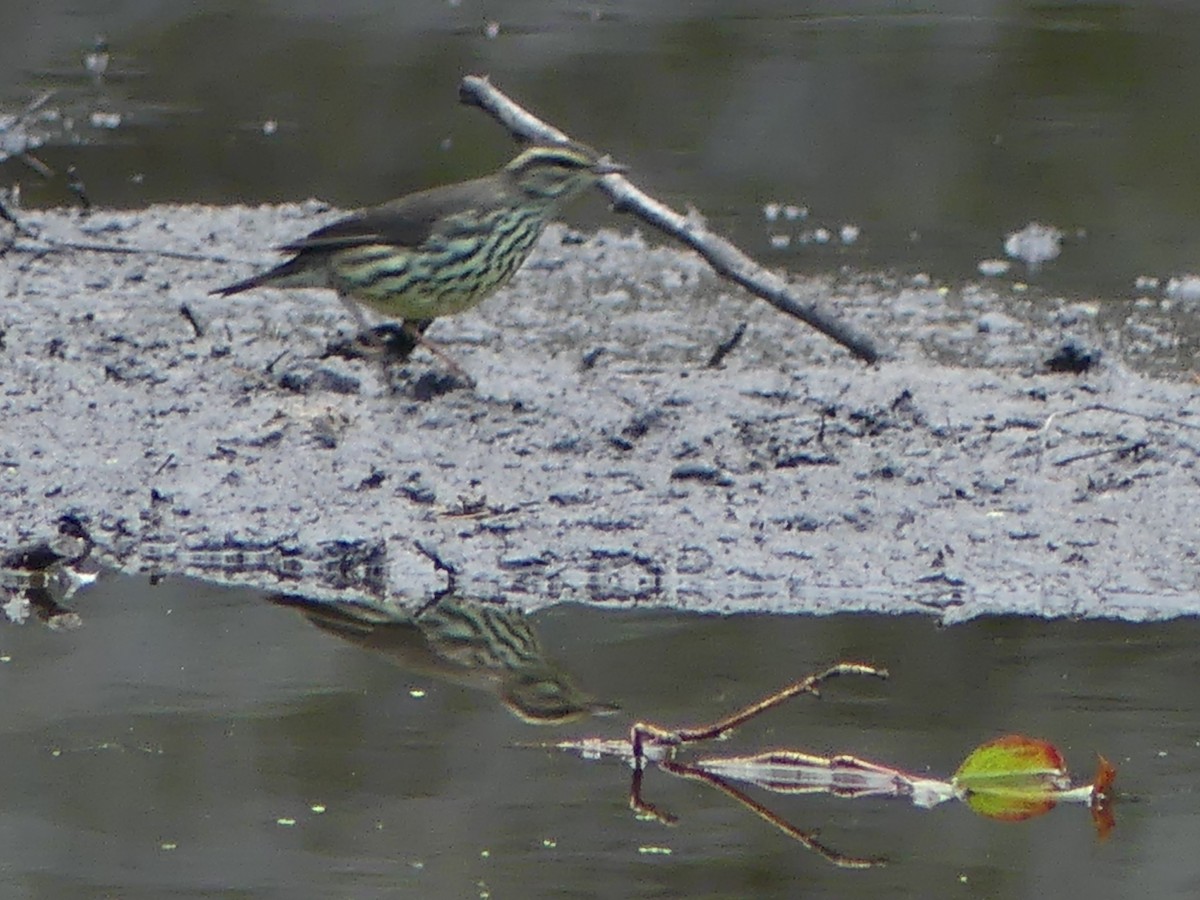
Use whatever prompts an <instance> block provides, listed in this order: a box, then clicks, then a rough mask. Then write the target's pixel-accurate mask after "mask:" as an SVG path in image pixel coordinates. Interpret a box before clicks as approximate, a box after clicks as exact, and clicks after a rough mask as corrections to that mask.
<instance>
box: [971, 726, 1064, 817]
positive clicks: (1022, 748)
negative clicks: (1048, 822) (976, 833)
mask: <svg viewBox="0 0 1200 900" xmlns="http://www.w3.org/2000/svg"><path fill="white" fill-rule="evenodd" d="M952 781H953V784H954V787H955V789H956V790H958V791H959V792H960V794H961V795H962V797H963V799H964V800H965V801H966V802H967V805H968V806H970V807H971V809H973V810H975V812H977V813H979V814H980V815H984V816H987V817H989V818H992V819H999V820H1001V821H1005V822H1020V821H1024V820H1025V819H1031V818H1033V817H1034V816H1040V815H1043V814H1045V813H1047V812H1049V811H1050V810H1052V809H1053V808H1054V804H1055V802H1056V797H1055V795H1056V794H1057V793H1058V792H1059V791H1060V790H1062V789H1063V788H1065V787H1067V786H1068V782H1067V773H1066V765H1065V763H1064V762H1063V758H1062V754H1061V753H1059V752H1058V749H1057V748H1056V747H1055V746H1054V745H1053V744H1051V743H1049V742H1048V741H1043V740H1040V739H1038V738H1031V737H1025V736H1024V735H1020V734H1010V735H1006V736H1005V737H1002V738H997V739H996V740H994V741H988V743H986V744H981V745H980V746H978V747H976V748H975V749H974V750H973V751H972V752H971V754H970V755H969V756H968V757H967V758H966V759H965V760H963V764H962V765H961V766H959V767H958V771H957V772H955V773H954V778H953V779H952Z"/></svg>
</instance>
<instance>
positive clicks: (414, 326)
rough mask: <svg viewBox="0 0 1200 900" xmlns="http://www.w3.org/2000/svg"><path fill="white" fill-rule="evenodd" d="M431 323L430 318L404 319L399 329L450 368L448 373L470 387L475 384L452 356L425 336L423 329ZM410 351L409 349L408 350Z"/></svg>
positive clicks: (414, 343) (415, 343)
mask: <svg viewBox="0 0 1200 900" xmlns="http://www.w3.org/2000/svg"><path fill="white" fill-rule="evenodd" d="M432 323H433V320H432V319H412V320H408V321H405V322H404V323H403V324H402V325H401V326H400V328H401V330H402V331H403V332H404V333H405V334H406V335H407V336H408V337H409V338H411V339H412V341H413V345H414V346H416V345H417V344H419V345H421V346H422V347H424V348H425V349H426V350H428V351H429V352H430V353H432V354H433V355H434V356H436V357H437V358H438V359H439V360H441V361H442V364H443V365H444V366H445V367H446V368H447V369H449V370H450V373H451V374H452V375H454V376H456V377H458V378H461V379H462V380H463V381H465V382H466V383H467V384H469V385H471V386H472V387H474V386H475V379H474V378H472V377H471V376H470V375H468V374H467V372H466V370H465V369H463V367H462V366H460V365H459V364H458V363H457V362H456V361H455V360H454V358H453V357H451V356H450V355H449V354H448V353H446V351H445V350H443V349H442V348H441V347H440V346H439V345H438V344H437V343H436V342H435V341H431V340H430V339H429V338H427V337H425V329H426V328H428V327H429V326H430V325H431V324H432ZM410 352H411V351H410Z"/></svg>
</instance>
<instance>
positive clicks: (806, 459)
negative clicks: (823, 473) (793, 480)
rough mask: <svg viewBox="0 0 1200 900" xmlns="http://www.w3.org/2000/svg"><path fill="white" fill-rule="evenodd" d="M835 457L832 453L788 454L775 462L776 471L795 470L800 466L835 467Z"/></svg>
mask: <svg viewBox="0 0 1200 900" xmlns="http://www.w3.org/2000/svg"><path fill="white" fill-rule="evenodd" d="M836 465H837V457H835V456H834V455H833V454H832V453H807V452H801V453H789V454H788V455H787V456H781V457H780V458H779V459H777V460H776V461H775V468H777V469H797V468H799V467H800V466H836Z"/></svg>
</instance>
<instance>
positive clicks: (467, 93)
mask: <svg viewBox="0 0 1200 900" xmlns="http://www.w3.org/2000/svg"><path fill="white" fill-rule="evenodd" d="M458 97H459V100H461V101H462V102H463V103H465V104H467V105H469V106H478V107H479V108H480V109H483V110H484V111H486V112H487V113H489V114H491V116H492V117H493V118H495V119H496V120H497V121H498V122H500V124H501V125H503V126H504V127H506V128H507V129H508V130H509V131H510V132H512V133H513V134H515V135H518V136H519V137H521V138H524V139H525V140H537V141H548V142H562V141H566V140H569V138H568V137H567V135H566V134H564V133H563V132H562V131H559V130H558V129H557V128H555V127H554V126H552V125H550V124H548V123H546V122H544V121H542V120H541V119H539V118H538V117H537V116H535V115H533V114H532V113H530V112H529V111H528V110H526V109H524V108H522V107H521V106H519V105H518V104H517V103H515V102H514V101H513V100H511V99H510V98H509V97H507V96H506V95H505V94H503V93H502V92H501V91H500V90H499V89H497V88H495V87H493V86H492V84H491V82H489V81H488V79H487V78H486V77H482V76H478V75H468V76H466V77H465V78H463V80H462V82H461V83H460V84H459V88H458ZM600 188H601V189H602V190H603V191H604V192H605V193H606V194H607V195H608V196H609V198H611V199H612V201H613V205H614V207H615V208H616V209H617V210H618V211H621V212H631V213H633V214H635V215H636V216H637V217H638V218H640V219H642V220H643V221H645V222H647V223H649V224H650V225H653V226H654V227H655V228H658V229H659V230H660V231H663V232H665V233H667V234H669V235H670V236H672V237H674V238H676V239H677V240H680V241H682V242H683V243H685V244H687V245H688V246H689V247H691V248H692V249H693V250H695V251H696V252H697V253H699V254H700V255H701V256H703V257H704V258H705V259H706V260H707V261H708V264H709V265H710V266H712V267H713V269H714V270H715V271H716V272H718V273H719V274H720V275H723V276H724V277H725V278H728V279H729V280H730V281H733V282H734V283H735V284H738V285H741V286H742V287H744V288H745V289H746V290H748V291H750V292H751V293H753V294H755V295H757V296H759V297H761V298H762V299H764V300H766V301H767V302H768V303H770V304H771V305H772V306H774V307H775V308H776V309H778V310H779V311H780V312H784V313H787V314H788V315H789V316H792V317H793V318H796V319H799V320H800V321H802V322H804V323H806V324H808V325H810V326H812V327H813V328H815V329H817V331H819V332H821V333H822V334H824V335H825V336H826V337H828V338H830V339H832V340H834V341H836V342H837V343H839V344H841V345H842V346H843V347H845V348H846V349H847V350H849V351H850V352H851V353H853V354H854V355H855V356H857V357H858V358H859V359H861V360H863V361H865V362H867V363H873V362H875V361H876V360H878V359H879V351H878V350H877V349H876V347H875V344H874V343H873V342H872V341H871V340H870V339H869V338H867V337H866V336H865V335H862V334H859V333H858V332H857V331H856V330H855V329H853V328H851V327H850V326H849V325H846V324H845V323H843V322H839V321H838V320H837V319H835V318H833V316H831V315H830V314H829V313H828V312H826V311H825V310H823V309H821V308H820V307H818V306H817V305H816V304H815V303H807V302H805V301H803V300H801V299H800V297H799V296H798V295H797V293H796V292H795V291H793V290H792V288H791V287H790V286H789V285H788V284H787V282H786V281H785V280H784V279H783V278H781V277H780V276H778V275H776V274H775V273H773V272H769V271H767V270H766V269H764V268H763V267H762V266H760V265H759V264H758V263H756V262H755V261H754V260H752V259H751V258H750V257H749V256H747V255H746V254H745V253H743V252H742V251H741V250H739V249H738V248H737V247H735V246H734V245H733V244H732V243H730V242H729V241H727V240H726V239H725V238H723V237H720V236H719V235H716V234H713V233H712V232H711V231H709V230H708V229H707V228H706V227H705V226H704V225H703V223H701V222H700V221H699V216H697V215H689V216H684V215H681V214H680V213H678V212H676V211H675V210H673V209H671V208H670V207H669V206H666V205H665V204H663V203H660V202H659V201H657V200H655V199H654V198H653V197H651V196H649V195H648V194H646V193H644V192H643V191H641V190H640V189H638V188H637V187H635V186H634V185H633V184H632V183H631V182H630V181H629V180H628V179H626V178H625V177H624V176H622V175H605V176H604V177H603V178H602V179H601V181H600Z"/></svg>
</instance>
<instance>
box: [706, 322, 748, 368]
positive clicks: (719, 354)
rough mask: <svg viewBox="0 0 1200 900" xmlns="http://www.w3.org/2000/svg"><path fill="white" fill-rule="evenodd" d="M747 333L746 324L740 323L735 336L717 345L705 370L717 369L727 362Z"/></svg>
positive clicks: (735, 330)
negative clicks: (726, 359)
mask: <svg viewBox="0 0 1200 900" xmlns="http://www.w3.org/2000/svg"><path fill="white" fill-rule="evenodd" d="M745 333H746V323H745V322H740V323H738V327H737V328H735V329H734V330H733V334H731V335H730V336H729V337H727V338H726V339H725V340H723V341H721V343H719V344H717V347H716V349H715V350H713V353H712V356H710V357H709V358H708V362H707V363H706V364H705V368H708V369H715V368H716V367H717V366H719V365H721V363H722V362H724V361H725V357H727V356H728V355H729V354H730V353H732V352H733V348H734V347H736V346H737V345H738V344H739V343H740V342H741V340H742V336H743V335H745Z"/></svg>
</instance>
